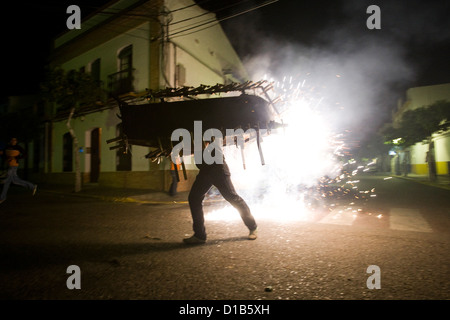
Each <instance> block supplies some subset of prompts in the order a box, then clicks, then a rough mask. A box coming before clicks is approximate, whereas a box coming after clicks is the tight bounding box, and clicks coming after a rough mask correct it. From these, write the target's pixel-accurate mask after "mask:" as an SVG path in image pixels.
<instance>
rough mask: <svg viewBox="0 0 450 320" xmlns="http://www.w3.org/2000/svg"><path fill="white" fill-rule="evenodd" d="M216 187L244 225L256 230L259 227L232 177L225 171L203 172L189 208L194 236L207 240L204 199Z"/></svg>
mask: <svg viewBox="0 0 450 320" xmlns="http://www.w3.org/2000/svg"><path fill="white" fill-rule="evenodd" d="M213 185H214V186H215V187H216V188H217V189H218V190H219V192H220V193H221V195H222V196H223V197H224V198H225V200H227V201H228V202H229V203H230V204H231V205H232V206H233V207H235V208H236V209H237V210H238V211H239V214H240V215H241V218H242V220H243V221H244V224H245V225H246V226H247V228H248V229H249V230H255V229H256V227H257V225H256V222H255V219H254V218H253V216H252V214H251V212H250V208H249V207H248V205H247V203H246V202H245V201H244V200H243V199H242V198H241V197H240V196H239V195H238V194H237V193H236V191H235V189H234V186H233V183H232V182H231V179H230V176H229V175H227V174H225V173H224V172H223V171H216V172H202V171H201V170H200V173H199V174H198V175H197V177H196V179H195V181H194V184H193V185H192V189H191V191H190V193H189V207H190V208H191V215H192V221H193V229H194V235H195V236H196V237H197V238H200V239H206V231H205V219H204V215H203V204H202V203H203V199H204V198H205V195H206V193H207V192H208V190H209V189H211V187H212V186H213Z"/></svg>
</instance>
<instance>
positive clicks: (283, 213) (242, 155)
mask: <svg viewBox="0 0 450 320" xmlns="http://www.w3.org/2000/svg"><path fill="white" fill-rule="evenodd" d="M337 76H338V75H337ZM274 90H275V91H276V93H277V96H281V98H282V99H281V100H282V101H283V102H282V106H281V107H282V108H281V116H282V119H283V121H284V123H285V124H286V126H285V127H282V128H278V129H274V130H272V132H271V133H270V134H269V135H268V136H265V137H263V140H262V143H261V147H262V151H263V153H264V162H265V164H264V165H261V158H260V154H259V152H258V148H257V144H256V143H255V142H249V143H246V144H245V146H244V150H239V149H238V148H236V147H235V146H229V147H226V148H225V149H224V153H225V158H226V159H227V163H228V165H229V167H230V170H231V173H232V180H233V183H234V185H235V187H236V189H237V191H238V193H239V194H240V195H241V196H242V197H243V198H244V199H245V201H246V202H247V203H248V204H249V206H250V208H251V210H252V213H253V215H254V216H255V218H256V219H268V220H272V219H273V220H276V221H286V222H289V221H311V220H314V219H316V218H317V216H318V214H320V212H322V213H323V212H326V213H329V212H330V211H331V212H334V213H335V214H334V216H333V217H334V218H333V219H334V220H337V219H342V217H344V216H348V213H350V217H351V219H353V220H354V219H356V217H357V215H358V214H359V213H361V212H362V209H361V208H358V204H359V205H360V206H361V205H362V206H363V205H364V202H365V201H367V200H368V199H369V198H373V197H375V196H376V195H375V193H374V190H373V189H372V190H370V191H359V190H358V185H357V184H358V182H359V180H355V179H354V178H353V177H354V176H355V175H356V174H357V173H358V172H359V171H364V169H365V167H356V168H355V169H354V170H349V168H350V167H351V166H354V163H353V162H351V161H350V162H346V163H344V160H343V156H344V155H345V152H344V149H345V148H344V142H343V141H342V134H335V133H333V132H331V131H330V127H331V126H330V124H329V123H326V122H325V121H324V117H323V115H322V114H321V112H320V111H321V108H320V105H321V104H322V103H323V101H324V99H323V97H321V96H319V97H317V96H315V94H314V93H313V92H314V90H312V89H310V91H309V92H308V91H306V86H305V80H303V79H302V80H301V81H299V82H297V83H296V82H295V81H294V80H293V78H292V77H284V80H283V81H282V82H276V83H275V85H274ZM277 107H278V106H277ZM242 161H244V162H245V169H244V168H243V165H242ZM347 179H348V180H347ZM205 218H206V219H207V220H221V221H230V220H235V219H240V217H239V214H238V212H237V211H236V209H234V208H233V207H231V206H228V205H227V206H225V207H222V208H216V209H213V210H210V211H209V212H207V214H206V216H205ZM380 218H381V215H380ZM346 219H347V218H346ZM351 219H350V220H351Z"/></svg>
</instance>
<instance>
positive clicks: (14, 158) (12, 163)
mask: <svg viewBox="0 0 450 320" xmlns="http://www.w3.org/2000/svg"><path fill="white" fill-rule="evenodd" d="M17 142H18V141H17V138H15V137H13V138H11V140H10V141H9V144H8V145H7V146H6V148H5V149H4V150H1V151H0V155H3V157H6V165H7V167H8V169H7V172H6V178H5V180H4V184H3V190H2V193H1V194H0V203H2V202H4V201H5V200H6V195H7V193H8V189H9V186H10V185H11V183H13V184H16V185H19V186H21V187H24V188H28V189H30V190H32V192H33V193H32V194H33V196H34V195H35V194H36V190H37V185H36V184H33V183H31V182H29V181H25V180H22V179H21V178H19V176H18V175H17V168H18V167H19V161H18V160H19V159H23V158H25V157H26V156H27V153H26V152H25V150H24V149H23V148H22V147H21V146H19V145H18V144H17Z"/></svg>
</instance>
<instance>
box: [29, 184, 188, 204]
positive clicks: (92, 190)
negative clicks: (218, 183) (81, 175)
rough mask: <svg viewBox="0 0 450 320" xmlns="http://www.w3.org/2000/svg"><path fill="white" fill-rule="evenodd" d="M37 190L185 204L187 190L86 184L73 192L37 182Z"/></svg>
mask: <svg viewBox="0 0 450 320" xmlns="http://www.w3.org/2000/svg"><path fill="white" fill-rule="evenodd" d="M38 192H47V193H53V194H60V195H72V196H76V197H88V198H94V199H100V200H104V201H113V202H135V203H142V204H187V203H188V194H189V192H187V191H186V192H178V194H177V195H175V196H170V195H169V194H168V193H166V192H158V191H153V190H147V189H129V188H114V187H105V186H99V185H98V184H86V185H84V186H83V187H82V190H81V191H80V192H74V188H73V186H68V185H50V184H38Z"/></svg>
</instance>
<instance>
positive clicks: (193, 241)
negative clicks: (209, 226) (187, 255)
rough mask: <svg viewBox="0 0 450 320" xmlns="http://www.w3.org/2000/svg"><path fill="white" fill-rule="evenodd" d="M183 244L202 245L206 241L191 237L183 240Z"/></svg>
mask: <svg viewBox="0 0 450 320" xmlns="http://www.w3.org/2000/svg"><path fill="white" fill-rule="evenodd" d="M183 242H184V243H186V244H203V243H205V242H206V240H204V239H200V238H197V237H196V236H192V237H189V238H185V239H183Z"/></svg>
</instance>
